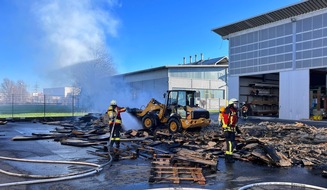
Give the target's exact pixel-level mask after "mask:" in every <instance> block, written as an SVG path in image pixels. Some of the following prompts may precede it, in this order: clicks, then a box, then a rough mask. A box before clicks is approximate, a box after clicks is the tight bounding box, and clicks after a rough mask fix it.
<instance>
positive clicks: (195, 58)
mask: <svg viewBox="0 0 327 190" xmlns="http://www.w3.org/2000/svg"><path fill="white" fill-rule="evenodd" d="M197 57H198V55H196V54H195V55H194V62H196V61H197Z"/></svg>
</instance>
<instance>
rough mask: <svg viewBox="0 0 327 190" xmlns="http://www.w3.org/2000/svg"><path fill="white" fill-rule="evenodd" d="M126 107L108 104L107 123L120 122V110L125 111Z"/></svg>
mask: <svg viewBox="0 0 327 190" xmlns="http://www.w3.org/2000/svg"><path fill="white" fill-rule="evenodd" d="M125 111H126V108H120V107H118V106H116V107H113V106H109V108H108V111H107V113H108V116H109V125H113V124H114V123H116V124H121V123H122V120H121V116H120V113H121V112H125ZM115 118H116V120H115Z"/></svg>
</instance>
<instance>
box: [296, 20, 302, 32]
mask: <svg viewBox="0 0 327 190" xmlns="http://www.w3.org/2000/svg"><path fill="white" fill-rule="evenodd" d="M302 26H303V20H298V21H297V22H296V32H302Z"/></svg>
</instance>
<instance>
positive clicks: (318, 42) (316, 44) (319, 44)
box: [312, 39, 323, 48]
mask: <svg viewBox="0 0 327 190" xmlns="http://www.w3.org/2000/svg"><path fill="white" fill-rule="evenodd" d="M322 43H323V40H322V39H318V40H314V41H313V42H312V47H313V48H318V47H322Z"/></svg>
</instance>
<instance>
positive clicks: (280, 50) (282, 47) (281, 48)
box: [276, 46, 284, 54]
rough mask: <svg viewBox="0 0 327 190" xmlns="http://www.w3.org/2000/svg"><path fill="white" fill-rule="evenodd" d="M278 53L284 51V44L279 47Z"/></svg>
mask: <svg viewBox="0 0 327 190" xmlns="http://www.w3.org/2000/svg"><path fill="white" fill-rule="evenodd" d="M276 53H277V54H281V53H284V46H281V47H278V48H277V51H276Z"/></svg>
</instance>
